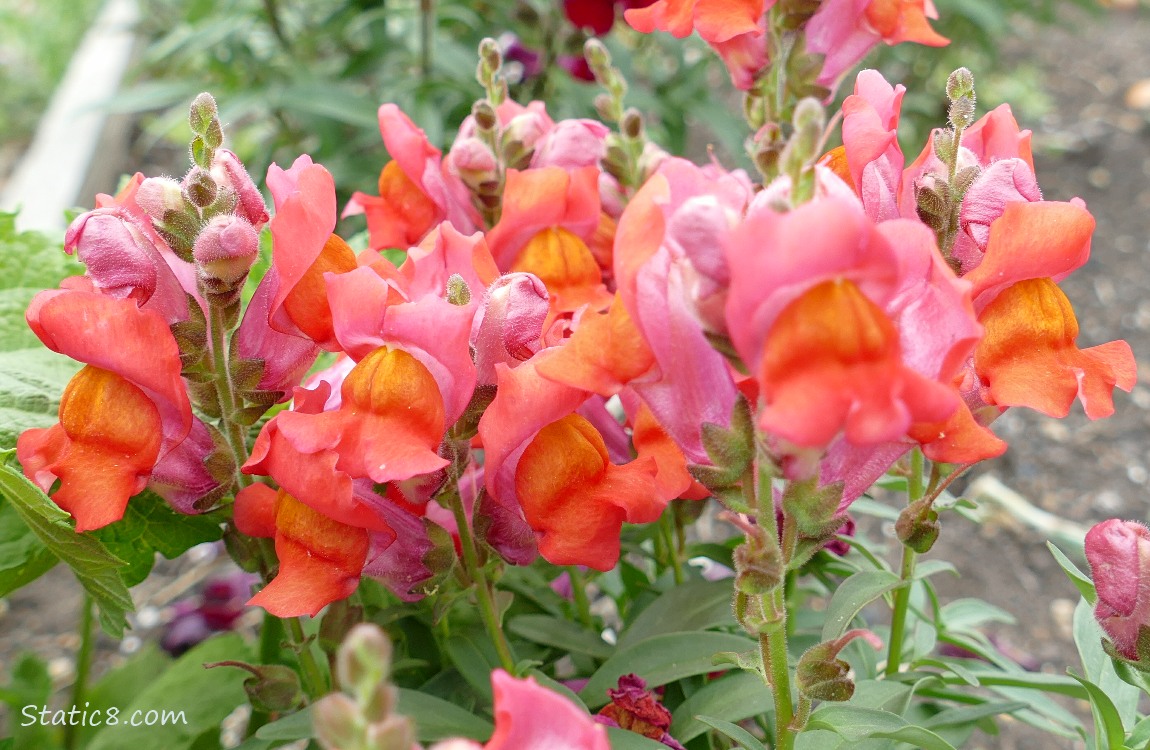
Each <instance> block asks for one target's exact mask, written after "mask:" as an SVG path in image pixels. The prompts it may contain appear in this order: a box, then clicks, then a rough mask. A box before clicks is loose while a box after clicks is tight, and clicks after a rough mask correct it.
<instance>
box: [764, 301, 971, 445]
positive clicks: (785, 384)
mask: <svg viewBox="0 0 1150 750" xmlns="http://www.w3.org/2000/svg"><path fill="white" fill-rule="evenodd" d="M764 347H765V348H764V353H763V358H762V361H761V363H760V368H759V376H758V378H759V383H760V387H761V389H762V390H761V392H762V395H763V398H764V399H765V400H766V402H767V405H766V408H765V409H763V410H762V412H761V413H760V420H759V421H760V424H761V426H762V427H763V428H764V429H766V430H768V431H770V432H773V433H775V434H777V435H779V436H780V437H783V438H785V439H787V440H790V441H791V442H794V443H796V444H798V445H801V446H807V447H817V446H824V445H826V444H827V443H829V442H830V440H831V439H832V438H833V437H834V436H835V435H836V434H838V432H839V431H840V430H845V433H846V437H847V440H848V441H850V442H851V443H853V444H856V445H865V444H874V443H879V442H885V441H888V440H896V439H898V438H899V437H901V436H902V435H903V434H905V431H906V429H907V428H908V427H909V426H910V424H911V422H912V421H941V420H944V419H946V418H947V417H949V416H950V415H951V414H952V413H953V412H954V408H955V406H956V404H955V399H956V396H955V395H954V393H953V390H952V389H950V388H948V387H946V386H944V385H942V384H940V383H936V382H934V381H930V380H929V379H926V378H923V377H922V376H920V375H918V374H917V373H914V372H912V371H910V370H909V369H907V368H906V367H905V366H904V365H903V363H902V360H901V349H900V346H899V337H898V331H897V330H896V329H895V327H894V324H893V323H892V322H891V320H890V319H889V318H888V317H887V316H886V314H885V313H884V312H883V311H882V309H881V308H879V307H878V305H876V304H875V303H874V302H872V301H871V300H870V299H868V298H867V297H866V296H865V295H864V294H863V293H862V291H861V290H860V289H859V288H858V286H856V285H855V284H854V283H853V282H851V281H849V280H846V279H835V280H831V281H826V282H823V283H821V284H819V285H817V286H815V287H812V288H811V289H809V290H807V291H806V292H805V293H804V294H802V295H801V296H800V297H798V298H797V299H796V300H794V301H793V302H791V303H790V304H789V305H788V306H787V307H785V308H784V309H783V311H782V312H781V313H780V314H779V316H778V318H777V319H776V320H775V322H774V324H773V325H772V327H771V331H770V333H769V334H768V336H767V339H766V342H765V344H764Z"/></svg>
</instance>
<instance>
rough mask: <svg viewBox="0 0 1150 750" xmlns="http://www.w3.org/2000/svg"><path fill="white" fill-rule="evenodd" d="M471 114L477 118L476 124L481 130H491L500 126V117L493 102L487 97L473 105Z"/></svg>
mask: <svg viewBox="0 0 1150 750" xmlns="http://www.w3.org/2000/svg"><path fill="white" fill-rule="evenodd" d="M471 115H472V116H473V117H474V118H475V124H476V125H477V126H478V127H479V129H480V130H489V131H490V130H495V129H496V128H497V127H499V118H498V117H497V116H496V115H495V109H494V107H492V106H491V102H489V101H487V100H486V99H480V100H479V101H477V102H475V104H474V105H473V106H472V107H471Z"/></svg>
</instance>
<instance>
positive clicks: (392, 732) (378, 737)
mask: <svg viewBox="0 0 1150 750" xmlns="http://www.w3.org/2000/svg"><path fill="white" fill-rule="evenodd" d="M414 743H415V728H414V727H413V726H412V725H411V719H409V718H407V717H406V716H388V717H387V718H386V719H384V720H383V721H380V722H375V723H373V724H370V725H368V727H367V742H366V743H365V744H364V747H365V748H368V750H407V748H410V747H411V746H412V745H413V744H414Z"/></svg>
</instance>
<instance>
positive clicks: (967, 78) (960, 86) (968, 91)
mask: <svg viewBox="0 0 1150 750" xmlns="http://www.w3.org/2000/svg"><path fill="white" fill-rule="evenodd" d="M962 97H970V98H973V97H974V75H973V74H972V73H971V72H970V71H969V70H967V69H966V68H959V69H958V70H956V71H954V72H953V73H951V74H950V76H949V77H948V78H947V79H946V98H947V99H950V100H951V101H952V102H953V101H955V100H956V99H961V98H962Z"/></svg>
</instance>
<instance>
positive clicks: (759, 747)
mask: <svg viewBox="0 0 1150 750" xmlns="http://www.w3.org/2000/svg"><path fill="white" fill-rule="evenodd" d="M695 718H696V719H698V720H699V721H700V722H702V723H703V724H706V725H707V726H709V727H711V728H712V729H714V730H715V731H717V732H721V733H722V734H724V735H726V736H727V737H730V738H731V739H732V740H734V741H735V742H738V743H739V744H740V745H742V746H743V748H744V749H745V750H767V747H766V745H764V744H763V743H762V742H760V741H759V739H758V738H757V737H755V736H754V735H753V734H751V733H750V732H748V731H747V730H746V729H743V728H742V727H741V726H739V725H738V724H732V723H731V722H729V721H723V720H722V719H716V718H714V717H712V716H696V717H695ZM672 736H674V735H672ZM676 739H678V738H676Z"/></svg>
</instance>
